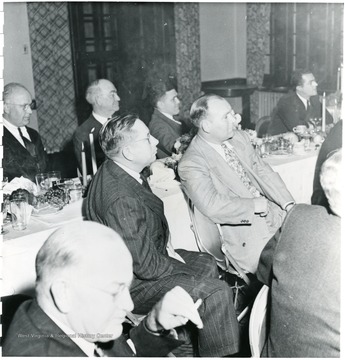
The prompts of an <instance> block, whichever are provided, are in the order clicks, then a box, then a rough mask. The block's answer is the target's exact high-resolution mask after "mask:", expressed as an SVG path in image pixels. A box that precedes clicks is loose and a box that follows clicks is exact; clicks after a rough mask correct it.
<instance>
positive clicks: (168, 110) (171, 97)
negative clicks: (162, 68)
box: [147, 77, 187, 159]
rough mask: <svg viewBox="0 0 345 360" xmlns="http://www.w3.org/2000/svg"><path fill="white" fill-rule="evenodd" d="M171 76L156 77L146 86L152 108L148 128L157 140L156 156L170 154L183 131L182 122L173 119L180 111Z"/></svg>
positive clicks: (185, 130) (162, 156) (161, 156)
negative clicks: (164, 77) (165, 77)
mask: <svg viewBox="0 0 345 360" xmlns="http://www.w3.org/2000/svg"><path fill="white" fill-rule="evenodd" d="M176 88H177V85H176V81H174V78H173V77H167V79H156V80H155V81H152V83H151V84H150V86H149V87H148V90H147V91H148V96H149V99H150V102H151V105H152V106H153V108H154V111H153V114H152V117H151V121H150V123H149V129H150V132H151V134H152V136H154V137H155V138H156V139H157V140H158V141H159V143H158V145H157V148H158V149H157V158H158V159H162V158H165V157H167V156H171V155H172V153H173V152H175V151H174V145H175V142H176V140H177V139H178V138H179V137H180V136H181V135H182V134H183V133H185V132H187V129H186V126H185V124H184V123H183V122H181V121H179V120H177V119H175V118H174V117H175V116H177V115H178V114H179V112H180V100H179V98H178V94H177V91H176Z"/></svg>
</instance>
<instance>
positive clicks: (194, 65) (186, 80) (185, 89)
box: [175, 3, 201, 119]
mask: <svg viewBox="0 0 345 360" xmlns="http://www.w3.org/2000/svg"><path fill="white" fill-rule="evenodd" d="M175 37H176V66H177V82H178V91H179V94H180V97H181V99H182V102H181V105H182V106H181V111H180V116H181V117H183V118H185V119H187V118H189V109H190V107H191V105H192V103H193V101H194V100H195V99H196V98H197V97H198V96H200V95H201V70H200V69H201V68H200V31H199V4H198V3H175Z"/></svg>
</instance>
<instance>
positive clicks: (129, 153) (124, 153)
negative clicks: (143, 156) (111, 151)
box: [121, 146, 134, 161]
mask: <svg viewBox="0 0 345 360" xmlns="http://www.w3.org/2000/svg"><path fill="white" fill-rule="evenodd" d="M121 151H122V156H123V157H124V158H125V159H126V160H128V161H133V159H134V155H133V153H132V150H131V147H130V146H125V147H123V148H122V150H121Z"/></svg>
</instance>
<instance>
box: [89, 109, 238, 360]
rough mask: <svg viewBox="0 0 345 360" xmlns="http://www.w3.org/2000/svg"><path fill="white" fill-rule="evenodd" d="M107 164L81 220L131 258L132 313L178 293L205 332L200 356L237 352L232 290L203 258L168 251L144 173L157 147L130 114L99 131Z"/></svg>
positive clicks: (210, 261) (201, 334) (158, 206)
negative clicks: (107, 232) (114, 238)
mask: <svg viewBox="0 0 345 360" xmlns="http://www.w3.org/2000/svg"><path fill="white" fill-rule="evenodd" d="M100 143H101V146H102V149H103V151H104V153H105V154H106V156H107V157H108V160H106V161H105V162H104V163H103V165H102V166H101V168H100V169H99V170H98V172H97V174H96V176H95V177H94V179H93V181H92V183H91V186H90V189H89V192H88V195H87V198H86V217H87V218H88V219H89V220H93V221H97V222H100V223H102V224H104V225H107V226H109V227H111V228H113V229H114V230H115V231H117V232H118V233H119V234H120V235H121V236H122V238H123V239H124V241H125V243H126V245H127V246H128V248H129V250H130V252H131V254H132V257H133V273H134V279H133V282H132V286H131V296H132V299H133V302H134V312H135V313H139V314H146V313H147V312H148V311H149V310H150V308H151V307H152V306H153V305H154V304H155V303H156V302H157V300H158V299H160V298H161V297H162V296H163V295H164V294H165V293H166V292H167V291H169V290H170V289H172V288H173V287H174V286H181V287H182V288H183V289H185V290H186V291H187V292H188V293H189V294H190V295H191V296H192V298H193V299H194V301H195V300H197V299H199V298H200V299H201V300H202V301H203V303H202V305H201V307H200V308H199V312H200V316H201V319H202V320H203V323H204V327H203V329H198V330H197V337H198V353H199V355H200V356H211V357H213V356H214V357H221V356H226V355H229V354H234V353H236V352H238V351H239V329H238V322H237V319H236V314H235V309H234V305H233V302H232V297H233V294H232V290H231V288H230V287H229V285H228V284H227V283H226V282H225V281H221V280H219V272H218V269H217V265H216V262H215V260H214V259H213V258H212V257H211V256H210V255H208V254H205V253H199V252H191V251H187V250H176V251H175V250H174V248H173V247H172V244H171V241H170V234H169V227H168V223H167V220H166V218H165V216H164V209H163V202H162V201H161V200H160V199H159V198H158V197H157V196H155V195H154V194H153V193H152V191H151V189H150V187H149V185H148V183H147V181H146V179H145V178H144V177H143V176H142V175H141V172H142V170H143V169H144V168H145V167H146V166H148V165H150V164H151V163H152V162H153V161H154V160H155V158H156V152H157V144H158V141H157V139H155V138H154V137H153V136H152V135H151V134H150V132H149V129H148V128H147V126H146V125H145V124H144V123H143V122H142V121H141V120H140V119H138V118H137V116H135V115H127V116H121V117H115V118H113V119H111V120H109V121H108V122H107V123H106V124H105V125H104V126H103V128H102V129H101V131H100Z"/></svg>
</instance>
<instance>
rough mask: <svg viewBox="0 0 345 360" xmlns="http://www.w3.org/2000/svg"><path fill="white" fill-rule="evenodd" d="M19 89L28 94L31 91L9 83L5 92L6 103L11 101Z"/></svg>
mask: <svg viewBox="0 0 345 360" xmlns="http://www.w3.org/2000/svg"><path fill="white" fill-rule="evenodd" d="M18 89H24V90H26V91H27V92H28V93H30V91H29V90H28V89H27V88H26V87H25V86H24V85H22V84H19V83H15V82H11V83H8V84H6V85H5V86H4V92H3V99H4V102H6V101H8V100H10V99H11V97H12V95H13V93H15V92H16V90H18Z"/></svg>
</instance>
